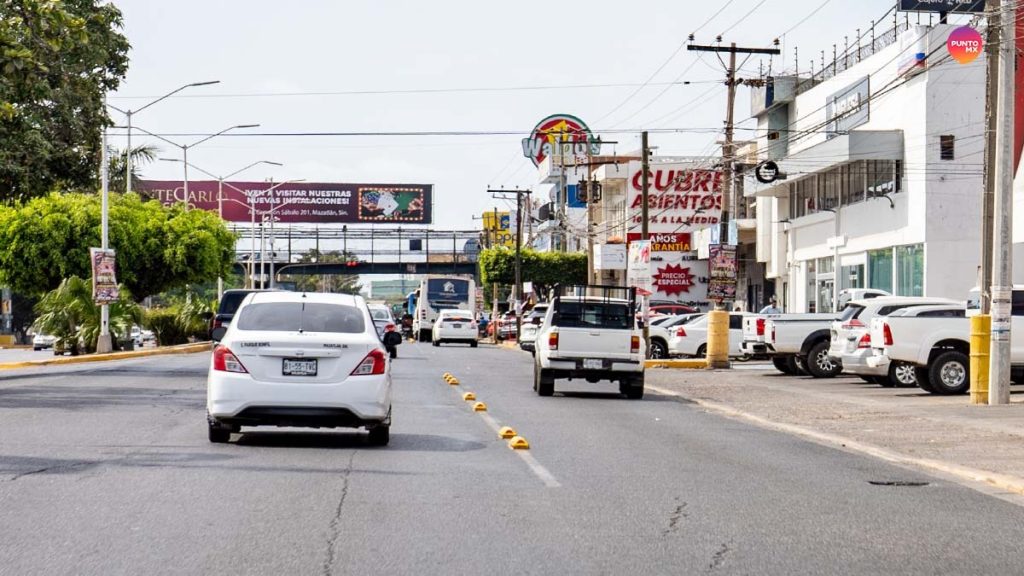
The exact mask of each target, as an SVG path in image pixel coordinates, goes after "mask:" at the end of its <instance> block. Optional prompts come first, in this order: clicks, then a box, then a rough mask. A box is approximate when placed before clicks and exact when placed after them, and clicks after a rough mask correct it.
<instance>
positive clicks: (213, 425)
mask: <svg viewBox="0 0 1024 576" xmlns="http://www.w3.org/2000/svg"><path fill="white" fill-rule="evenodd" d="M206 432H207V437H208V438H209V439H210V442H213V443H214V444H226V443H227V442H228V441H229V440H231V428H230V427H227V426H224V425H223V424H220V423H218V422H217V421H216V420H214V419H213V418H211V417H209V416H207V417H206Z"/></svg>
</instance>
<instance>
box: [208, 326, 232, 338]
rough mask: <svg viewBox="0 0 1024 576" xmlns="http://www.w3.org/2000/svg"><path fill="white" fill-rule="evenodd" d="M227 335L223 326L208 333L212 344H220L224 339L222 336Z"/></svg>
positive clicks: (226, 330)
mask: <svg viewBox="0 0 1024 576" xmlns="http://www.w3.org/2000/svg"><path fill="white" fill-rule="evenodd" d="M227 333H228V329H227V328H225V327H223V326H217V327H216V328H214V329H213V330H212V331H210V339H211V340H213V341H214V342H220V341H221V340H223V339H224V335H225V334H227Z"/></svg>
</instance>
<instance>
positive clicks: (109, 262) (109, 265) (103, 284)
mask: <svg viewBox="0 0 1024 576" xmlns="http://www.w3.org/2000/svg"><path fill="white" fill-rule="evenodd" d="M89 256H90V258H91V260H92V299H93V301H94V302H96V303H97V304H110V303H111V302H117V300H118V298H119V297H120V295H121V294H120V290H118V287H117V266H116V254H115V252H114V251H113V250H104V249H102V248H89Z"/></svg>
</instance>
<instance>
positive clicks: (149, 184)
mask: <svg viewBox="0 0 1024 576" xmlns="http://www.w3.org/2000/svg"><path fill="white" fill-rule="evenodd" d="M272 186H274V184H273V183H270V182H225V183H224V186H223V188H222V190H223V194H224V196H223V216H224V220H226V221H228V222H249V221H250V219H251V218H252V213H251V210H252V209H255V212H256V217H257V218H260V217H261V216H262V215H270V214H271V210H272V211H273V215H274V216H277V217H278V218H279V221H280V222H285V223H311V224H313V223H338V224H359V223H366V224H386V223H395V224H430V223H431V207H432V205H433V199H432V198H431V196H432V194H433V189H434V187H433V185H431V184H342V183H332V182H294V183H288V184H281V185H278V186H277V187H276V188H274V190H273V191H269V189H270V188H271V187H272ZM137 188H138V190H139V191H140V192H141V193H142V194H144V195H146V196H148V197H150V198H156V199H158V200H160V202H162V203H163V204H165V205H171V204H177V203H187V204H188V205H189V206H191V207H193V208H199V209H200V210H210V211H213V212H216V211H217V207H218V202H217V190H218V182H217V181H216V180H196V181H192V180H189V183H188V198H185V193H184V190H185V187H184V184H183V182H182V181H181V180H141V181H139V182H138V185H137Z"/></svg>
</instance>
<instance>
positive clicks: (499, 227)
mask: <svg viewBox="0 0 1024 576" xmlns="http://www.w3.org/2000/svg"><path fill="white" fill-rule="evenodd" d="M483 222H484V232H486V238H487V239H488V241H489V242H490V243H491V246H508V247H512V246H515V244H516V239H515V237H514V236H513V235H512V217H511V214H510V213H509V212H495V211H493V210H488V211H487V212H484V213H483Z"/></svg>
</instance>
